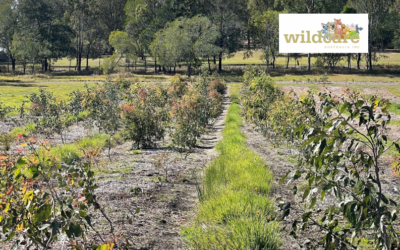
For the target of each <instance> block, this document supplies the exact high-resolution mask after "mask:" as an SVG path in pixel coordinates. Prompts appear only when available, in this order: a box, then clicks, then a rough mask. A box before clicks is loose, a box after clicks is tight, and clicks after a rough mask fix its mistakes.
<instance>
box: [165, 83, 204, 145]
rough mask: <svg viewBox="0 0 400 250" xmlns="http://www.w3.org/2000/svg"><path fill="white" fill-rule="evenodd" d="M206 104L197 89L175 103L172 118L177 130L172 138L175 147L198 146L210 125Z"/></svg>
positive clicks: (172, 108)
mask: <svg viewBox="0 0 400 250" xmlns="http://www.w3.org/2000/svg"><path fill="white" fill-rule="evenodd" d="M206 102H207V100H206V98H205V97H204V96H202V95H201V94H200V93H199V92H198V91H196V90H195V89H191V90H189V92H188V93H186V94H185V95H184V96H182V98H181V99H179V100H175V101H173V103H172V107H171V118H172V119H174V128H175V130H174V131H173V133H172V135H171V137H172V141H173V143H174V145H176V146H178V147H182V148H193V147H194V146H195V145H196V142H197V139H198V138H199V137H200V135H201V134H202V133H203V132H204V131H205V128H206V126H207V125H208V117H209V115H208V114H207V110H205V109H204V105H203V104H205V103H206ZM202 105H203V106H202Z"/></svg>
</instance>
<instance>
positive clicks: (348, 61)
mask: <svg viewBox="0 0 400 250" xmlns="http://www.w3.org/2000/svg"><path fill="white" fill-rule="evenodd" d="M350 70H351V54H348V55H347V71H348V72H350Z"/></svg>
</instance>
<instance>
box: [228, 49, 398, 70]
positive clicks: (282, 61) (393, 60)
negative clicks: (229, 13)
mask: <svg viewBox="0 0 400 250" xmlns="http://www.w3.org/2000/svg"><path fill="white" fill-rule="evenodd" d="M244 55H245V52H238V53H236V54H234V55H233V56H232V57H230V58H226V59H224V60H223V61H222V62H223V64H238V65H240V64H249V65H254V64H261V65H263V64H265V61H264V60H263V59H262V57H263V55H262V51H260V50H256V51H253V52H252V54H251V55H250V57H248V58H245V57H244ZM301 56H302V57H301V58H299V59H297V60H298V61H299V66H307V63H308V58H307V55H306V54H302V55H301ZM378 57H379V61H378V62H377V63H376V64H378V65H388V64H389V65H400V53H398V52H381V53H379V52H378ZM315 60H316V59H315V58H314V57H311V64H314V63H315ZM286 61H287V57H286V55H283V56H282V55H280V56H278V57H277V59H276V62H275V63H276V64H277V65H281V66H283V65H286ZM351 64H352V67H356V66H357V61H356V60H354V59H353V60H352V61H351ZM364 64H365V61H364V60H361V65H364ZM374 64H375V63H374ZM289 66H290V67H295V61H294V59H293V58H290V61H289ZM338 66H346V67H347V59H345V60H343V61H342V62H340V63H339V65H338ZM296 67H297V63H296Z"/></svg>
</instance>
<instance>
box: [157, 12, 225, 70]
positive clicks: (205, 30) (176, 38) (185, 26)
mask: <svg viewBox="0 0 400 250" xmlns="http://www.w3.org/2000/svg"><path fill="white" fill-rule="evenodd" d="M219 35H220V34H219V32H218V27H217V26H215V25H213V24H212V22H211V21H210V20H209V19H208V18H207V17H202V16H195V17H193V18H190V19H188V18H178V19H176V20H175V21H173V22H171V23H168V24H167V25H166V27H165V28H164V29H163V30H160V31H159V32H157V33H156V34H155V36H154V41H153V42H152V43H151V44H150V50H151V52H152V54H153V56H155V57H157V58H159V59H160V63H163V64H165V65H166V66H168V65H170V64H171V63H175V62H182V63H185V64H186V66H187V74H188V76H190V75H191V70H192V66H193V64H200V65H201V57H202V56H204V55H209V54H211V53H215V52H217V51H218V47H217V46H215V41H217V39H218V38H219ZM171 58H172V59H171Z"/></svg>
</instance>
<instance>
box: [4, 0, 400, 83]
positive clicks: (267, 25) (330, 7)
mask: <svg viewBox="0 0 400 250" xmlns="http://www.w3.org/2000/svg"><path fill="white" fill-rule="evenodd" d="M399 11H400V8H399V1H398V0H230V1H226V0H67V1H65V0H0V46H1V48H2V49H3V51H4V52H5V53H6V54H7V57H8V60H9V61H10V63H11V65H12V70H13V71H15V68H16V64H17V63H19V64H22V65H23V69H24V72H25V71H26V68H27V66H28V65H30V66H31V68H32V72H33V71H34V70H35V69H34V67H35V64H36V65H37V64H38V63H39V64H41V65H42V70H43V71H49V70H51V69H50V67H51V61H54V60H57V59H59V58H65V57H67V58H68V59H70V60H76V69H77V70H78V71H81V70H84V69H86V70H88V69H89V63H88V61H89V59H95V58H100V57H101V56H102V55H111V56H110V57H107V60H105V61H104V63H103V65H102V69H103V71H105V72H111V71H113V70H114V68H115V67H116V66H117V65H118V63H119V62H120V61H121V60H123V59H124V60H126V61H127V62H132V61H136V60H141V61H142V62H143V64H144V66H145V68H147V67H148V59H149V58H152V60H153V61H154V68H155V71H160V70H163V71H164V72H167V71H170V72H172V71H175V70H176V67H180V66H182V65H184V66H186V67H187V71H188V72H187V73H188V74H189V75H190V74H191V70H192V68H196V67H199V66H201V65H203V63H204V62H205V61H206V62H207V63H208V66H209V68H210V69H211V62H213V63H214V64H218V70H220V71H221V70H222V60H223V59H224V58H226V57H229V56H231V55H233V53H235V52H237V51H245V53H244V55H245V57H248V56H251V55H252V51H254V50H262V51H263V58H264V59H265V63H266V65H267V71H269V67H270V65H272V67H275V60H276V58H277V56H278V55H279V41H278V40H279V39H278V29H279V22H278V16H279V13H368V14H369V26H370V29H369V32H370V34H369V53H368V54H355V55H354V54H321V55H316V56H317V63H316V65H317V66H318V65H323V66H330V67H334V66H335V65H336V64H337V63H338V62H339V61H341V60H343V59H344V58H347V59H348V63H349V68H350V63H351V59H352V58H353V59H356V61H357V66H358V68H360V62H361V60H362V59H365V63H366V66H367V68H368V69H372V66H373V61H374V60H375V61H377V60H378V59H379V57H378V56H377V52H378V51H379V50H384V49H386V48H398V46H399V42H400V40H399V35H400V32H399V30H398V29H397V25H396V24H398V23H399V22H400V18H399V17H400V15H399ZM294 21H295V20H294ZM284 56H286V57H287V64H288V63H289V60H290V58H297V57H299V55H297V54H285V55H284ZM83 59H86V68H84V67H85V65H82V62H83ZM310 69H311V55H310V54H309V55H308V70H310Z"/></svg>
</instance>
